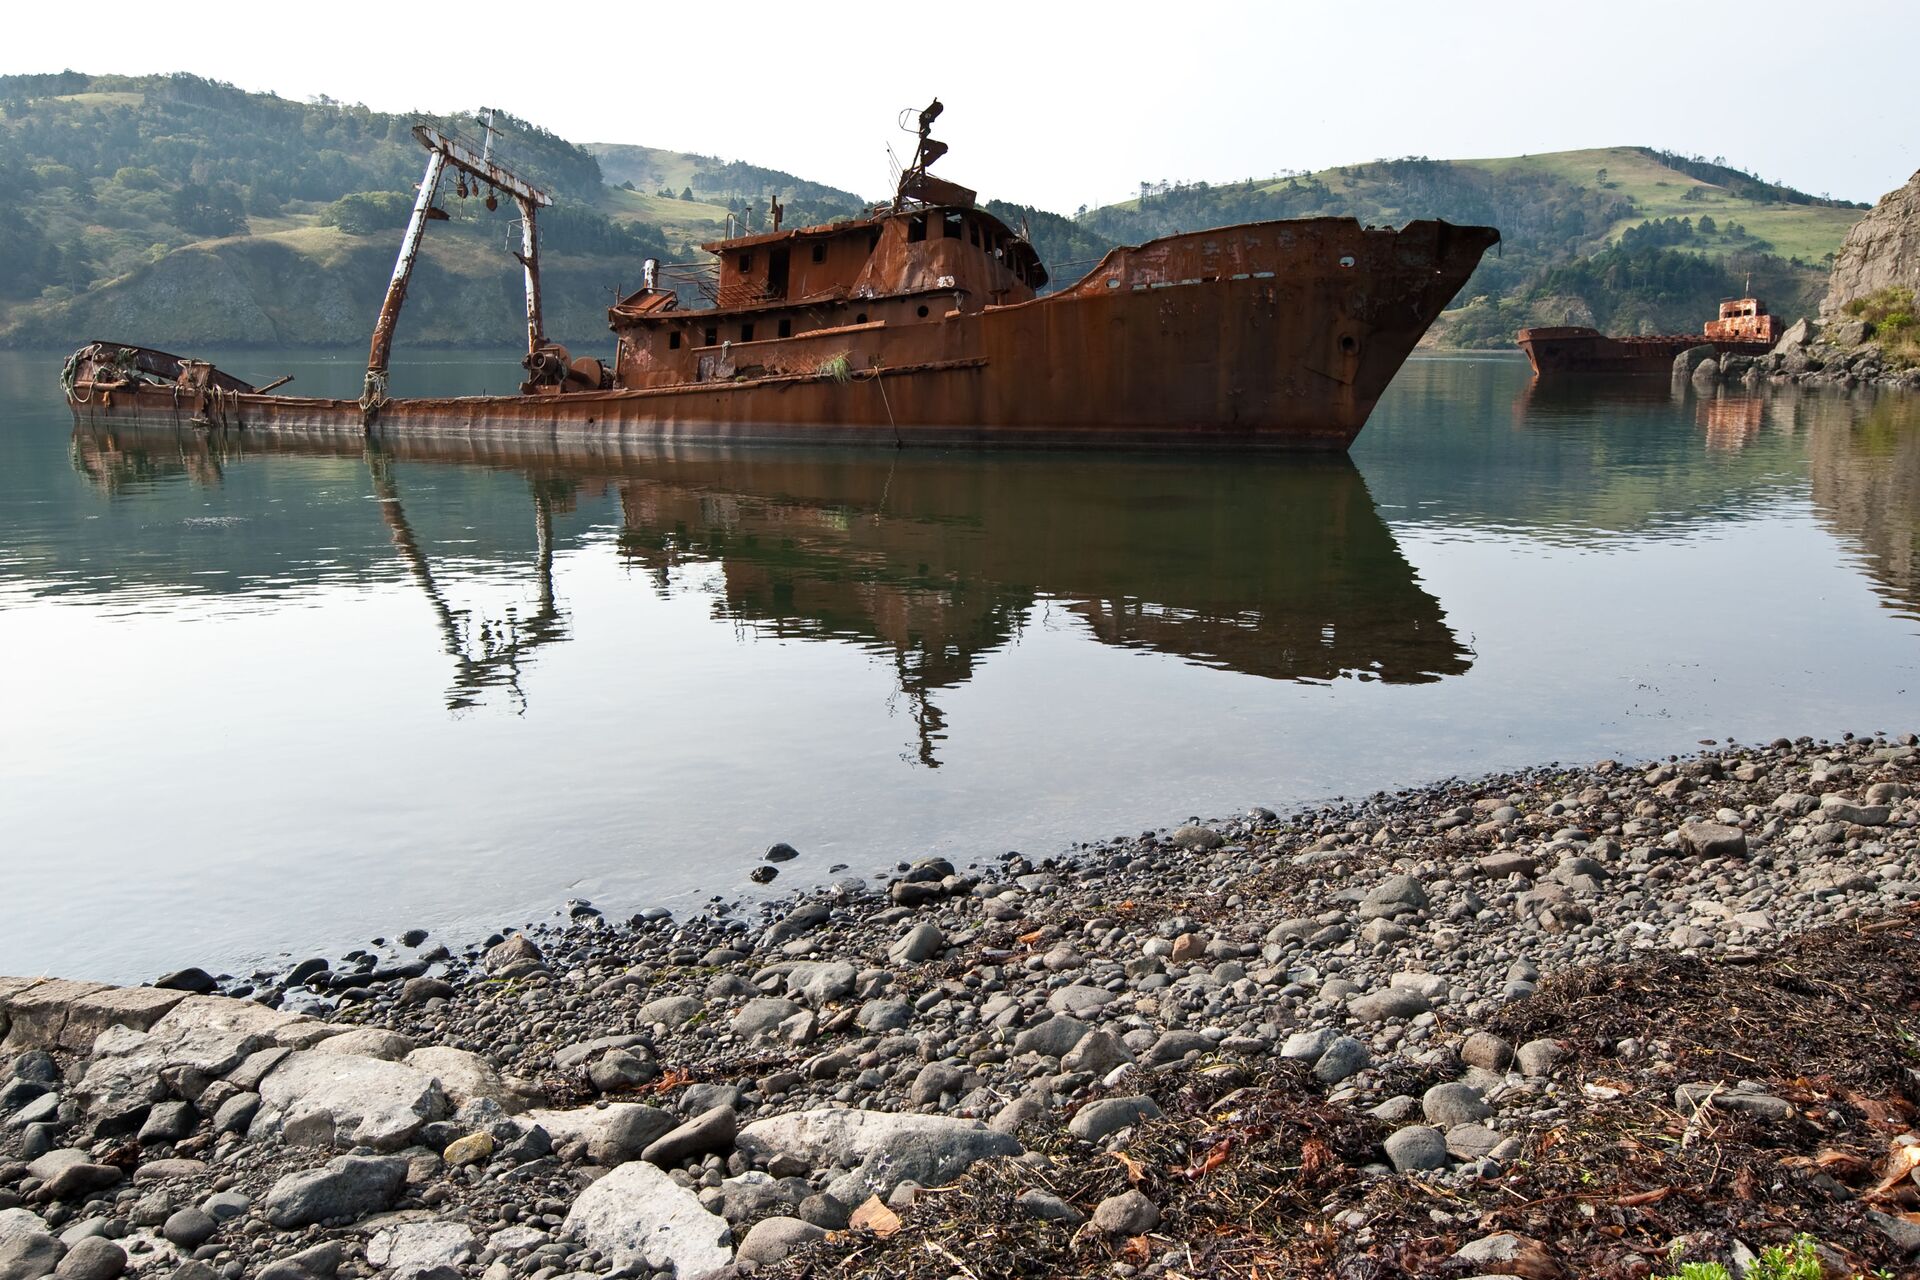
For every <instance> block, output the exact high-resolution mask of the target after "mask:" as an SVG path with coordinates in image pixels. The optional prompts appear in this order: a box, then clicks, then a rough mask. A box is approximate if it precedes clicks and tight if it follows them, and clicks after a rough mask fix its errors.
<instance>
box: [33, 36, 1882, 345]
mask: <svg viewBox="0 0 1920 1280" xmlns="http://www.w3.org/2000/svg"><path fill="white" fill-rule="evenodd" d="M417 118H424V119H427V120H429V121H430V122H433V123H436V124H437V125H440V126H441V127H446V128H463V129H465V130H466V131H468V132H472V131H473V129H474V126H473V124H472V123H471V120H470V118H467V117H436V116H427V117H415V116H410V115H409V116H400V115H395V114H391V113H381V112H374V111H371V110H369V109H368V108H366V107H364V106H359V105H354V104H345V103H339V102H334V101H332V100H330V99H324V98H323V99H317V100H315V101H312V102H308V103H295V102H290V101H288V100H285V99H281V98H278V97H276V96H274V95H272V94H256V93H249V92H246V91H243V90H239V89H236V88H234V87H233V86H231V85H224V84H220V83H219V82H216V81H209V80H203V79H200V78H198V77H193V76H184V75H175V76H144V77H142V76H111V75H98V76H96V75H87V74H83V73H80V72H62V73H56V74H51V75H44V76H6V77H0V179H3V180H6V181H7V182H8V183H9V186H10V189H12V190H14V191H15V192H17V193H18V198H17V199H16V201H15V202H14V203H13V204H12V205H10V206H9V207H8V208H7V209H5V210H4V211H0V250H4V252H0V343H3V344H6V345H13V346H45V347H57V346H60V345H64V344H70V343H72V342H75V341H79V340H82V339H84V338H87V337H93V336H101V337H119V338H124V339H127V340H133V341H141V342H150V343H155V344H158V345H169V344H171V345H176V346H178V345H183V344H184V345H192V344H194V343H220V344H223V345H233V344H246V343H254V344H272V345H335V344H339V343H345V342H350V341H351V342H358V341H362V340H364V337H365V332H366V329H367V328H369V327H370V326H371V323H372V319H371V318H372V315H373V314H374V312H375V311H376V310H377V308H378V305H379V296H380V292H381V291H382V290H383V289H384V286H385V279H386V275H387V272H388V270H389V268H390V264H391V261H392V255H393V251H394V246H395V244H396V242H397V240H398V234H399V229H400V227H401V225H402V224H403V223H404V221H405V216H406V212H407V209H408V207H409V206H410V204H411V201H412V187H413V184H414V183H415V182H416V181H417V175H418V172H419V168H420V164H421V160H420V152H419V150H418V147H417V146H416V145H415V144H414V143H413V141H412V138H411V136H410V133H409V128H410V126H411V124H412V123H413V122H414V120H415V119H417ZM501 120H502V125H503V132H502V137H501V143H500V146H501V155H502V158H503V160H504V161H505V162H506V163H508V164H510V165H513V166H515V167H518V168H521V169H523V170H524V171H525V172H526V174H527V176H528V177H529V178H530V179H532V180H534V181H537V182H541V183H543V184H545V185H549V186H551V187H552V188H553V189H554V192H555V195H556V200H557V203H556V206H555V208H554V209H553V210H551V211H549V213H548V215H546V216H543V219H542V233H543V255H542V256H543V264H544V265H545V267H546V270H545V272H544V275H545V280H546V283H547V285H548V288H547V289H546V291H545V298H546V301H547V305H548V312H549V318H550V328H551V329H552V331H553V333H554V334H555V336H556V337H559V338H560V339H561V340H563V341H567V342H570V343H573V342H582V341H585V342H588V343H593V342H604V341H605V337H604V334H605V314H604V308H605V305H606V302H607V301H609V300H610V299H611V297H612V296H613V293H614V292H615V291H616V290H618V289H622V288H631V287H632V286H633V285H634V284H636V283H637V281H638V276H639V272H640V262H641V259H643V258H644V257H648V256H657V257H664V258H669V259H671V258H676V257H681V258H684V257H689V256H692V255H693V254H695V253H697V249H696V246H697V245H699V244H701V243H703V242H707V241H711V240H713V239H716V238H719V237H720V236H721V235H723V234H724V232H725V230H726V229H727V227H728V226H729V225H732V226H734V227H736V228H739V229H745V230H758V229H762V228H763V227H764V226H765V225H766V223H765V219H766V216H767V215H766V198H767V196H768V195H769V194H778V195H779V196H780V198H781V200H782V202H783V204H784V205H785V208H786V225H789V226H796V225H806V224H810V223H814V222H822V221H829V220H831V219H833V218H836V217H845V216H855V215H858V214H859V213H860V212H862V211H863V210H864V209H865V208H866V207H868V205H867V202H866V201H865V200H864V199H862V198H861V197H860V196H858V195H856V194H855V193H853V192H849V191H845V190H842V189H839V188H835V187H832V186H829V185H827V184H821V183H814V182H811V181H809V180H808V179H806V178H804V177H801V176H799V175H796V174H793V173H790V172H788V171H786V170H782V169H777V168H769V167H763V166H760V165H756V164H753V163H750V162H746V161H740V160H732V161H726V160H721V159H719V158H717V157H713V156H704V155H698V154H695V153H688V152H674V151H668V150H665V149H661V148H654V147H647V146H643V145H640V144H627V143H604V142H601V143H589V144H576V143H573V142H570V141H568V140H566V139H564V138H560V137H559V136H557V135H555V134H552V133H550V132H548V131H546V130H543V129H541V128H540V127H539V126H537V125H535V124H533V123H531V122H529V121H526V120H522V119H519V118H518V117H515V116H512V115H510V114H504V113H503V114H502V116H501ZM985 203H986V207H987V208H988V209H989V210H990V211H992V212H994V213H995V214H996V215H997V216H1000V217H1001V218H1002V219H1003V220H1005V221H1007V222H1008V223H1010V224H1011V225H1015V226H1020V225H1023V224H1024V225H1027V226H1028V227H1029V228H1030V229H1031V233H1032V237H1033V240H1034V243H1035V246H1036V248H1037V249H1039V250H1040V252H1041V255H1042V257H1043V259H1045V260H1046V261H1048V262H1049V264H1050V265H1051V266H1052V267H1053V268H1054V273H1053V274H1054V277H1055V282H1056V284H1064V283H1068V282H1070V281H1071V280H1073V279H1075V278H1077V277H1078V276H1079V275H1080V274H1082V273H1083V272H1084V270H1085V269H1086V268H1088V267H1090V266H1092V265H1093V263H1094V262H1095V261H1097V260H1098V258H1099V257H1100V256H1101V255H1102V254H1103V253H1104V252H1105V251H1106V250H1107V249H1109V248H1111V247H1112V246H1113V245H1115V244H1119V243H1139V242H1140V241H1142V240H1147V239H1151V238H1153V237H1154V236H1156V235H1162V234H1167V233H1169V232H1173V231H1186V230H1195V229H1199V228H1202V227H1206V226H1218V225H1226V224H1230V223H1233V222H1240V221H1252V220H1258V219H1264V218H1271V217H1303V216H1352V217H1357V218H1360V219H1361V220H1362V221H1366V222H1373V223H1381V222H1404V221H1406V220H1408V219H1410V218H1414V217H1445V218H1447V219H1449V220H1451V221H1455V222H1484V223H1490V224H1492V225H1495V226H1499V227H1500V228H1501V229H1502V231H1503V234H1504V236H1505V241H1504V244H1503V246H1502V250H1501V253H1500V254H1499V255H1493V256H1490V257H1489V258H1488V259H1487V260H1486V261H1485V262H1483V264H1482V266H1481V269H1480V271H1479V272H1477V273H1476V275H1475V277H1474V278H1473V280H1472V281H1470V282H1469V284H1468V286H1467V288H1466V289H1464V290H1463V291H1462V294H1461V296H1460V298H1459V299H1458V300H1457V304H1456V306H1455V307H1454V308H1453V309H1452V310H1450V311H1449V312H1447V313H1446V314H1445V315H1444V316H1443V317H1442V320H1441V322H1440V323H1439V324H1438V325H1437V326H1436V328H1435V332H1434V334H1433V335H1432V338H1433V339H1434V340H1442V341H1447V342H1451V343H1457V344H1465V345H1506V344H1508V343H1510V342H1511V338H1512V331H1513V330H1514V329H1517V328H1519V327H1521V326H1522V325H1523V324H1527V323H1543V322H1546V323H1552V322H1566V321H1572V322H1579V323H1595V324H1599V325H1601V326H1603V327H1609V328H1612V329H1616V330H1625V331H1633V330H1636V329H1638V330H1641V331H1646V330H1650V329H1671V328H1693V327H1697V325H1698V323H1699V321H1700V319H1702V318H1704V315H1705V314H1706V313H1708V312H1709V311H1710V309H1711V306H1712V303H1713V301H1714V300H1715V299H1716V298H1717V296H1719V295H1721V294H1724V293H1726V292H1729V291H1739V290H1740V289H1742V288H1743V287H1744V286H1745V284H1746V282H1747V280H1748V279H1749V278H1751V280H1752V281H1753V282H1754V287H1756V288H1758V289H1762V290H1764V291H1766V292H1767V293H1768V295H1769V296H1770V298H1772V299H1774V300H1775V301H1776V308H1775V309H1776V310H1780V311H1783V312H1786V311H1792V310H1811V309H1812V304H1813V303H1814V302H1817V300H1818V295H1819V293H1820V291H1821V290H1822V289H1823V288H1824V284H1825V279H1824V267H1825V263H1826V260H1827V258H1828V256H1829V255H1831V254H1832V253H1834V252H1835V251H1837V250H1838V249H1839V247H1840V244H1841V242H1842V241H1843V240H1844V238H1845V236H1846V233H1847V230H1848V229H1849V228H1850V227H1851V225H1852V223H1853V222H1854V221H1856V220H1857V218H1858V216H1859V213H1860V209H1861V208H1863V206H1850V205H1848V204H1847V203H1846V202H1840V201H1830V200H1825V199H1824V198H1821V197H1815V196H1810V195H1807V194H1806V193H1804V192H1798V191H1795V190H1793V189H1792V188H1790V187H1785V186H1782V185H1780V184H1777V183H1767V182H1764V181H1763V180H1761V179H1759V178H1758V177H1757V176H1756V175H1753V174H1748V173H1745V172H1744V171H1741V170H1739V169H1736V168H1733V167H1731V166H1727V165H1725V164H1724V162H1721V161H1719V160H1717V159H1716V160H1712V161H1709V160H1705V159H1703V158H1700V157H1681V156H1674V155H1672V154H1671V153H1664V152H1659V151H1656V150H1654V149H1652V148H1645V147H1613V148H1594V149H1586V150H1581V151H1569V152H1553V153H1544V154H1541V155H1534V156H1518V157H1494V158H1480V159H1466V160H1430V159H1427V158H1426V157H1403V158H1400V159H1387V160H1373V161H1367V162H1363V163H1357V164H1352V165H1344V166H1339V167H1337V168H1334V169H1327V170H1321V171H1319V172H1317V173H1289V174H1283V175H1278V176H1275V177H1273V178H1270V179H1266V180H1262V181H1255V180H1252V179H1248V180H1246V181H1244V182H1237V183H1223V184H1214V183H1208V182H1192V183H1179V184H1168V183H1161V184H1150V183H1143V184H1141V194H1140V196H1139V198H1137V199H1135V200H1131V201H1123V202H1119V203H1116V204H1112V205H1106V206H1102V207H1100V208H1098V209H1084V208H1083V209H1081V210H1080V211H1078V212H1077V214H1076V215H1075V216H1072V217H1068V216H1065V215H1061V214H1056V213H1050V212H1047V211H1045V210H1041V209H1037V208H1033V207H1031V206H1025V205H1020V204H1017V203H1011V202H1006V201H987V202H985ZM442 204H443V205H444V206H445V207H446V208H447V209H448V211H449V213H450V214H451V215H452V216H451V218H450V220H449V221H448V222H447V223H442V224H439V225H438V226H436V227H435V229H434V231H433V233H432V234H430V235H429V236H428V237H427V241H426V244H427V252H426V254H425V257H424V258H423V261H422V264H421V274H420V276H419V277H418V278H417V280H416V283H415V286H414V296H413V297H412V298H411V299H410V303H411V305H410V306H409V308H408V312H407V317H406V319H405V320H404V321H403V325H402V333H401V337H402V341H405V342H424V343H432V344H448V345H496V344H501V345H511V344H512V343H514V342H517V341H518V340H519V337H520V335H521V332H522V329H521V325H522V323H523V320H522V317H521V315H520V303H519V300H518V293H519V282H518V268H517V264H516V263H514V262H513V261H512V259H511V257H510V256H509V254H508V252H507V249H506V244H507V240H508V238H509V230H508V228H507V226H506V222H507V218H508V217H509V216H510V214H511V206H510V204H509V205H507V206H504V207H503V208H502V210H500V211H499V212H483V211H481V210H480V209H479V207H478V206H479V204H480V202H478V201H472V200H468V201H459V200H456V199H455V198H454V197H453V196H452V195H448V196H446V197H444V198H443V201H442ZM109 329H110V330H111V332H109V331H108V330H109Z"/></svg>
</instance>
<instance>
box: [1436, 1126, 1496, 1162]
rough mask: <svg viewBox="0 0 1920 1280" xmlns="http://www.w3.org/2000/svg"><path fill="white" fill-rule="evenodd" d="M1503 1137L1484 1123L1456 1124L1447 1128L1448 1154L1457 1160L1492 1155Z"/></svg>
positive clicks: (1475, 1158)
mask: <svg viewBox="0 0 1920 1280" xmlns="http://www.w3.org/2000/svg"><path fill="white" fill-rule="evenodd" d="M1501 1141H1502V1139H1501V1136H1500V1134H1498V1133H1496V1132H1494V1131H1493V1130H1492V1129H1489V1128H1487V1126H1485V1125H1483V1124H1473V1123H1468V1124H1456V1125H1454V1126H1453V1127H1452V1128H1450V1129H1448V1130H1447V1154H1448V1155H1450V1156H1452V1157H1453V1158H1454V1159H1456V1160H1478V1159H1480V1158H1481V1157H1483V1156H1487V1155H1491V1154H1492V1153H1493V1150H1494V1148H1496V1147H1498V1146H1499V1145H1500V1143H1501Z"/></svg>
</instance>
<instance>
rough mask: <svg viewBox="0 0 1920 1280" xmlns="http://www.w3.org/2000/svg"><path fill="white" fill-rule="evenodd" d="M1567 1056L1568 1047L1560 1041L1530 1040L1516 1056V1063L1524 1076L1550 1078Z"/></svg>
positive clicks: (1521, 1047)
mask: <svg viewBox="0 0 1920 1280" xmlns="http://www.w3.org/2000/svg"><path fill="white" fill-rule="evenodd" d="M1566 1056H1567V1049H1566V1046H1565V1045H1563V1044H1561V1043H1560V1042H1559V1041H1558V1040H1548V1039H1540V1040H1529V1041H1527V1042H1526V1043H1525V1044H1523V1045H1521V1046H1520V1049H1519V1052H1517V1053H1516V1054H1514V1063H1515V1065H1517V1066H1518V1067H1519V1068H1520V1074H1521V1075H1523V1076H1548V1075H1552V1074H1553V1069H1554V1068H1555V1067H1557V1066H1559V1065H1560V1063H1561V1061H1562V1060H1563V1059H1564V1058H1565V1057H1566Z"/></svg>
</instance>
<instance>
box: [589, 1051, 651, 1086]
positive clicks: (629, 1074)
mask: <svg viewBox="0 0 1920 1280" xmlns="http://www.w3.org/2000/svg"><path fill="white" fill-rule="evenodd" d="M659 1074H660V1068H658V1067H656V1066H654V1065H653V1063H651V1062H649V1061H647V1060H646V1059H645V1058H641V1057H638V1056H637V1055H635V1054H632V1053H629V1052H627V1051H626V1050H625V1049H612V1050H609V1051H608V1052H606V1053H604V1054H602V1055H600V1057H598V1058H596V1059H594V1062H593V1065H592V1066H590V1067H588V1068H587V1079H588V1080H589V1081H591V1082H592V1084H593V1087H594V1088H595V1089H598V1090H599V1091H600V1092H601V1093H631V1092H632V1091H633V1090H635V1089H638V1088H639V1087H640V1086H641V1085H643V1084H646V1083H647V1082H648V1081H650V1080H652V1079H653V1078H654V1077H655V1076H658V1075H659Z"/></svg>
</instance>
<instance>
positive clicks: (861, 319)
mask: <svg viewBox="0 0 1920 1280" xmlns="http://www.w3.org/2000/svg"><path fill="white" fill-rule="evenodd" d="M853 322H854V323H855V324H865V323H866V322H867V313H866V312H864V311H862V312H861V313H860V314H859V315H857V316H855V317H854V318H853Z"/></svg>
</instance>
